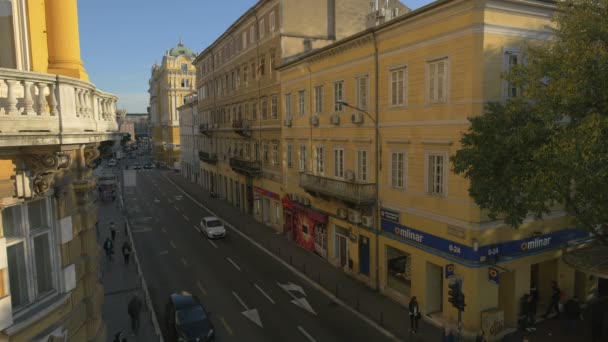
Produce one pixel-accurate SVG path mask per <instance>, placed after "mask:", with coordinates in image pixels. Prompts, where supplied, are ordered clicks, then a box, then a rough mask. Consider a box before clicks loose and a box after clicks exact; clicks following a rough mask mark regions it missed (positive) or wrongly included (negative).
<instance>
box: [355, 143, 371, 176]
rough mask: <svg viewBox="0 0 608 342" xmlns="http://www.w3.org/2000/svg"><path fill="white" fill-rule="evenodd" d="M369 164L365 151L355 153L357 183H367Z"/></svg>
mask: <svg viewBox="0 0 608 342" xmlns="http://www.w3.org/2000/svg"><path fill="white" fill-rule="evenodd" d="M368 169H369V162H368V157H367V150H359V151H357V179H358V180H359V181H362V182H364V181H367V180H368V177H369V170H368Z"/></svg>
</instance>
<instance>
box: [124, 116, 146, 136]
mask: <svg viewBox="0 0 608 342" xmlns="http://www.w3.org/2000/svg"><path fill="white" fill-rule="evenodd" d="M123 122H130V123H132V124H133V131H134V135H132V139H133V141H135V140H136V139H140V138H143V137H148V136H149V134H150V127H149V122H150V116H149V115H148V113H127V115H126V116H125V118H124V119H123Z"/></svg>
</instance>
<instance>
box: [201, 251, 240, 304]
mask: <svg viewBox="0 0 608 342" xmlns="http://www.w3.org/2000/svg"><path fill="white" fill-rule="evenodd" d="M209 241H211V240H209ZM226 259H228V261H230V263H231V264H232V266H234V268H236V269H237V270H239V272H240V271H241V268H240V267H239V265H237V264H236V263H235V262H234V261H232V259H230V257H227V258H226ZM233 293H234V292H233Z"/></svg>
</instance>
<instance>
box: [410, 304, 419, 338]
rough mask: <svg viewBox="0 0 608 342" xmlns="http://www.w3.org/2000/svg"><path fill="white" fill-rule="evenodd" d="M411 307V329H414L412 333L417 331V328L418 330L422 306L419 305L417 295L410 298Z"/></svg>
mask: <svg viewBox="0 0 608 342" xmlns="http://www.w3.org/2000/svg"><path fill="white" fill-rule="evenodd" d="M409 309H410V330H411V331H412V333H414V334H415V333H416V330H418V321H419V320H420V316H421V314H420V307H419V306H418V300H417V299H416V296H412V299H411V300H410V304H409Z"/></svg>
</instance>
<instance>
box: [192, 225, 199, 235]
mask: <svg viewBox="0 0 608 342" xmlns="http://www.w3.org/2000/svg"><path fill="white" fill-rule="evenodd" d="M192 227H194V229H196V231H197V232H199V233H200V232H201V229H200V228H199V227H197V226H196V225H194V226H192Z"/></svg>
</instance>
